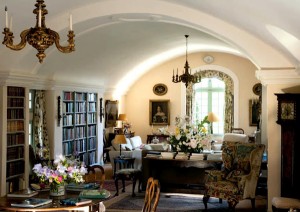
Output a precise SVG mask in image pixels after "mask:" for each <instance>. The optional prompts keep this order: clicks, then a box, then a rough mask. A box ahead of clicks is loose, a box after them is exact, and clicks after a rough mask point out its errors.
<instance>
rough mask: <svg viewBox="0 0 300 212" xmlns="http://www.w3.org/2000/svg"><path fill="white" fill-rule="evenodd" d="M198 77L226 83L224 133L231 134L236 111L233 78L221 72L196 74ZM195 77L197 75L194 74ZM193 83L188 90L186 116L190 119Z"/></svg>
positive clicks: (209, 71) (207, 71)
mask: <svg viewBox="0 0 300 212" xmlns="http://www.w3.org/2000/svg"><path fill="white" fill-rule="evenodd" d="M196 74H197V75H200V76H201V79H203V78H217V79H219V80H222V81H223V82H224V83H225V120H224V132H225V133H226V132H231V128H232V127H233V121H234V116H233V111H234V108H233V106H234V104H233V103H234V95H233V94H234V90H233V88H234V87H233V86H234V85H233V80H232V78H231V77H230V76H229V75H227V74H225V73H223V72H220V71H215V70H205V71H200V72H197V73H196ZM194 75H195V74H194ZM193 85H194V84H193V83H190V84H189V85H188V87H187V89H186V115H187V116H189V117H193V116H192V114H193V110H194V108H193V102H194V101H193V99H194V98H195V97H194V90H193Z"/></svg>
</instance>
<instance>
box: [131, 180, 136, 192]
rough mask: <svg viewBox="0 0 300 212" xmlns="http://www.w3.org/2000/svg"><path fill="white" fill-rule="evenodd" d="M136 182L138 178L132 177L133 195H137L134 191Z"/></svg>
mask: <svg viewBox="0 0 300 212" xmlns="http://www.w3.org/2000/svg"><path fill="white" fill-rule="evenodd" d="M135 184H136V178H135V177H133V178H132V197H135V193H134V190H135Z"/></svg>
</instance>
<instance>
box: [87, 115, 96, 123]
mask: <svg viewBox="0 0 300 212" xmlns="http://www.w3.org/2000/svg"><path fill="white" fill-rule="evenodd" d="M96 118H97V114H96V113H89V114H87V119H88V123H89V124H93V123H96Z"/></svg>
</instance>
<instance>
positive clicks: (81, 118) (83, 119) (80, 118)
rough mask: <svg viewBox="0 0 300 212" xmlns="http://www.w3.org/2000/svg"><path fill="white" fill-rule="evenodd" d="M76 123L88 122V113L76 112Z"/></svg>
mask: <svg viewBox="0 0 300 212" xmlns="http://www.w3.org/2000/svg"><path fill="white" fill-rule="evenodd" d="M75 124H86V115H85V114H83V113H77V114H75Z"/></svg>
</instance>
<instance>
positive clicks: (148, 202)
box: [142, 177, 160, 212]
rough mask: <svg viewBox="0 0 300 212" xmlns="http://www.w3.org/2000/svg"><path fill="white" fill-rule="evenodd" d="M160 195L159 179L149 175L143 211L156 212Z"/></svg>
mask: <svg viewBox="0 0 300 212" xmlns="http://www.w3.org/2000/svg"><path fill="white" fill-rule="evenodd" d="M159 197H160V184H159V181H158V180H154V179H153V177H149V178H148V181H147V187H146V193H145V201H144V206H143V210H142V212H155V211H156V208H157V205H158V201H159Z"/></svg>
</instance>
